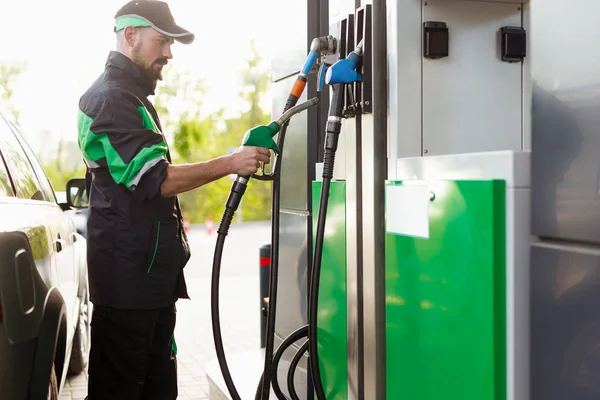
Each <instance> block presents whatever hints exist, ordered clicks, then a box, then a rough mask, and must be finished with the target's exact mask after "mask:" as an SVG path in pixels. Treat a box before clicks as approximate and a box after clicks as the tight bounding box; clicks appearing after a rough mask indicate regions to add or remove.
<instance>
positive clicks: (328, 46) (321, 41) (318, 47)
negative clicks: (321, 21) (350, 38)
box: [310, 35, 337, 54]
mask: <svg viewBox="0 0 600 400" xmlns="http://www.w3.org/2000/svg"><path fill="white" fill-rule="evenodd" d="M310 51H314V52H315V53H318V54H319V53H320V54H334V53H335V52H336V51H337V39H336V38H334V37H333V36H331V35H329V36H321V37H318V38H314V39H313V41H312V42H311V44H310Z"/></svg>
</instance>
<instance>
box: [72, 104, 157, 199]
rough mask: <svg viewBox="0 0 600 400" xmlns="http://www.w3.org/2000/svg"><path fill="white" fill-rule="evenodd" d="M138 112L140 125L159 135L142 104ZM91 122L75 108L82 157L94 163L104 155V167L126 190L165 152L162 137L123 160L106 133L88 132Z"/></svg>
mask: <svg viewBox="0 0 600 400" xmlns="http://www.w3.org/2000/svg"><path fill="white" fill-rule="evenodd" d="M138 112H139V113H140V115H141V122H142V124H143V128H146V129H149V130H152V131H153V132H155V133H156V134H160V130H159V129H158V126H157V125H156V122H155V121H154V119H153V118H152V116H151V115H150V114H149V112H148V110H147V109H146V107H144V106H140V107H138ZM93 123H94V120H93V119H92V118H91V117H89V116H87V115H86V114H85V113H84V112H83V111H81V110H79V113H78V118H77V125H78V130H79V137H78V144H79V148H80V149H81V151H82V153H83V156H84V157H85V158H86V159H88V160H90V161H94V162H98V160H101V159H103V158H105V159H106V163H107V165H108V170H109V172H110V174H111V176H112V177H113V179H114V180H115V182H116V183H119V184H123V185H125V186H126V187H127V188H128V189H130V190H132V189H133V188H134V186H135V184H137V182H139V179H140V176H139V175H140V172H142V171H143V172H145V171H146V170H147V169H149V168H150V167H151V166H153V165H155V164H156V163H157V162H158V160H159V159H160V158H163V157H164V156H165V155H166V154H167V145H166V143H165V141H164V140H162V141H161V142H159V143H156V144H153V145H151V146H149V147H144V148H142V149H141V150H140V151H139V152H138V153H137V154H136V155H135V157H133V159H132V160H131V161H130V162H129V163H126V162H125V161H123V159H122V158H121V156H120V155H119V152H118V151H117V150H116V149H115V148H114V147H113V145H112V144H111V142H110V140H109V138H108V135H107V134H105V133H101V132H99V133H94V132H92V130H91V126H92V124H93Z"/></svg>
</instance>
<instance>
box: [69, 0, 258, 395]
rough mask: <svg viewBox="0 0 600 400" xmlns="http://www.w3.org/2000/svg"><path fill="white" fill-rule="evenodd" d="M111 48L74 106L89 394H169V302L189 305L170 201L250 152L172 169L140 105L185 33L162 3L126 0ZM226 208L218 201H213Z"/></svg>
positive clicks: (228, 170)
mask: <svg viewBox="0 0 600 400" xmlns="http://www.w3.org/2000/svg"><path fill="white" fill-rule="evenodd" d="M115 32H116V35H117V51H112V52H110V54H109V56H108V60H107V62H106V68H105V71H104V73H103V74H102V75H101V76H100V77H99V78H98V79H97V80H96V82H94V83H93V84H92V86H91V87H90V88H89V89H88V90H87V91H86V93H85V94H84V95H83V96H82V98H81V100H80V103H79V107H80V110H79V118H78V128H79V146H80V149H81V151H82V154H83V158H84V160H85V162H86V164H87V167H88V174H87V176H86V178H87V181H88V193H89V200H90V205H89V217H88V236H87V241H88V270H89V282H90V296H91V301H92V303H93V304H94V312H93V316H92V333H91V349H90V360H89V383H88V396H89V399H90V400H98V399H127V400H134V399H160V400H169V399H176V397H177V376H176V375H177V373H176V359H175V353H176V347H175V341H174V338H173V330H174V327H175V302H176V301H177V299H178V298H189V297H188V294H187V289H186V285H185V280H184V276H183V267H184V266H185V264H186V263H187V261H188V259H189V257H190V253H189V247H188V243H187V238H186V235H185V232H184V229H183V221H182V216H181V210H180V208H179V203H178V200H177V197H176V196H177V195H178V194H179V193H183V192H186V191H189V190H192V189H194V188H197V187H199V186H201V185H204V184H207V183H209V182H212V181H214V180H216V179H220V178H222V177H224V176H226V175H228V174H239V175H251V174H252V173H254V172H256V170H257V167H258V166H259V165H260V164H259V162H268V161H269V152H268V150H266V149H262V148H257V147H245V148H240V149H238V150H237V151H236V152H234V153H233V154H230V155H227V156H223V157H219V158H216V159H213V160H209V161H206V162H199V163H195V164H187V165H173V164H171V159H170V154H169V151H168V149H167V144H166V141H165V138H164V137H163V135H162V133H161V125H160V121H159V118H158V115H157V114H156V111H155V109H154V107H153V106H152V104H151V103H150V102H149V101H148V99H147V96H149V95H152V94H154V90H155V87H156V83H157V81H158V80H160V79H162V69H163V67H164V66H165V65H166V64H167V62H168V61H169V60H170V59H171V58H173V55H172V54H171V45H172V44H173V43H174V40H177V41H179V42H181V43H184V44H190V43H192V41H193V40H194V35H193V34H192V33H190V32H188V31H187V30H185V29H183V28H181V27H180V26H178V25H176V24H175V21H174V19H173V16H172V14H171V12H170V10H169V7H168V5H167V4H166V3H164V2H161V1H154V0H134V1H131V2H129V3H127V4H126V5H124V6H123V7H122V8H121V9H120V10H119V11H118V12H117V14H116V15H115ZM223 200H224V201H225V199H223Z"/></svg>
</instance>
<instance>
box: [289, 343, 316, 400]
mask: <svg viewBox="0 0 600 400" xmlns="http://www.w3.org/2000/svg"><path fill="white" fill-rule="evenodd" d="M306 350H308V340H307V341H305V342H304V343H303V344H302V346H300V348H299V349H298V351H297V352H296V354H295V355H294V358H292V362H291V363H290V368H289V369H288V373H287V385H288V391H289V392H290V396H291V398H292V400H300V397H299V396H298V394H297V393H296V386H295V384H294V375H295V373H296V369H297V368H298V364H299V363H300V359H301V358H302V356H303V355H304V353H306ZM309 358H310V356H309Z"/></svg>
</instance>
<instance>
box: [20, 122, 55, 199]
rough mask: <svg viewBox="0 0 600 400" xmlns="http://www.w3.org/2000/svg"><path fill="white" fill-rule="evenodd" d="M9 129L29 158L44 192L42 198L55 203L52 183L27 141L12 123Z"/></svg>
mask: <svg viewBox="0 0 600 400" xmlns="http://www.w3.org/2000/svg"><path fill="white" fill-rule="evenodd" d="M10 127H11V128H12V130H13V132H14V133H15V136H16V137H17V139H18V140H19V142H20V143H21V147H22V148H23V150H24V151H25V154H26V155H27V157H28V158H29V162H30V163H31V165H32V166H33V170H34V171H35V174H36V175H37V178H38V182H39V183H40V187H41V189H42V191H43V192H44V197H45V198H46V200H48V201H52V202H55V203H56V202H57V200H56V196H55V194H54V189H53V188H52V183H50V179H49V178H48V175H46V172H45V171H44V168H43V167H42V165H41V164H40V162H39V161H38V159H37V157H36V156H35V154H34V152H33V150H31V147H29V144H28V143H27V141H26V140H25V138H24V137H23V135H21V132H19V130H18V129H17V127H16V126H15V125H14V124H13V123H12V122H11V123H10Z"/></svg>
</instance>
